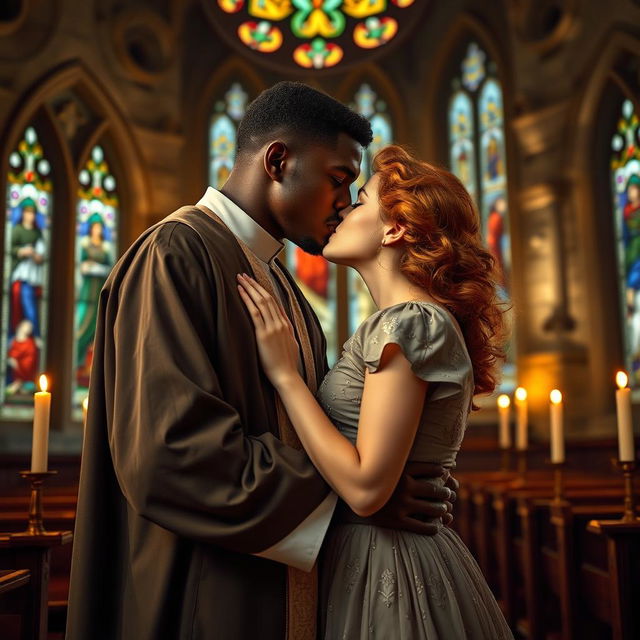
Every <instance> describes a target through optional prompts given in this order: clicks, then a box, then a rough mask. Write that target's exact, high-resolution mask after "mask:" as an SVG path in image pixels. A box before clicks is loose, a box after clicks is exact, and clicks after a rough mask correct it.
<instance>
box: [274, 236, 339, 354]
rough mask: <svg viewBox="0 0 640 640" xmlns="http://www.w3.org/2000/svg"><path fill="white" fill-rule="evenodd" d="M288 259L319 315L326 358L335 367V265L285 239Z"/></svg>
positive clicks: (300, 285)
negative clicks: (325, 342)
mask: <svg viewBox="0 0 640 640" xmlns="http://www.w3.org/2000/svg"><path fill="white" fill-rule="evenodd" d="M285 261H286V265H287V268H288V269H289V271H290V272H291V274H292V275H293V277H294V278H295V281H296V283H297V284H298V286H299V287H300V289H301V290H302V293H304V295H305V297H306V298H307V300H308V301H309V303H310V304H311V306H312V307H313V310H314V311H315V313H316V315H317V316H318V320H319V321H320V324H321V325H322V330H323V331H324V335H325V337H326V339H327V360H328V362H329V366H332V365H333V364H334V363H335V361H336V357H337V346H338V336H337V328H338V315H337V302H336V300H337V298H336V266H335V265H334V264H331V263H329V262H327V261H326V260H325V259H324V258H323V257H322V256H312V255H311V254H309V253H305V252H304V251H303V250H302V249H300V247H297V246H296V245H294V244H293V243H292V242H289V241H288V240H285Z"/></svg>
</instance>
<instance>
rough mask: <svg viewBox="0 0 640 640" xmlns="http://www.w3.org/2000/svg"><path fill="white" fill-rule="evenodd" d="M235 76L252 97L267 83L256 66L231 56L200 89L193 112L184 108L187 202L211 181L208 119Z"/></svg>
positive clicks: (184, 163) (193, 199)
mask: <svg viewBox="0 0 640 640" xmlns="http://www.w3.org/2000/svg"><path fill="white" fill-rule="evenodd" d="M235 79H239V80H241V81H242V82H243V83H244V85H245V88H247V89H248V90H249V93H250V96H249V97H250V99H251V98H254V97H256V96H257V95H258V93H260V92H261V91H262V90H263V89H266V85H265V83H264V81H263V80H262V78H261V77H260V76H259V75H258V74H257V73H256V72H255V71H254V69H253V67H252V66H251V65H249V64H247V63H246V62H245V61H244V60H242V59H240V58H238V57H232V58H229V59H228V60H227V61H226V62H225V63H224V64H223V65H221V66H220V68H219V69H218V70H217V71H216V73H214V74H213V75H212V76H211V78H210V80H209V82H208V83H207V84H206V85H205V87H204V89H203V91H202V92H201V94H200V96H199V99H198V101H197V102H196V103H195V107H194V108H193V110H191V112H189V109H186V110H185V122H186V123H187V125H186V127H185V139H186V144H185V157H184V161H183V163H182V164H183V166H184V167H185V173H184V184H185V185H186V190H187V194H186V195H187V201H188V202H196V201H197V200H198V199H199V198H200V196H201V195H202V193H203V191H204V189H205V188H206V186H207V184H208V182H209V180H208V178H209V176H208V173H207V164H208V162H207V160H208V154H207V144H206V140H208V132H209V121H210V118H211V111H212V109H213V104H214V101H215V98H216V96H217V95H218V94H219V92H220V91H221V90H222V89H223V88H224V87H225V85H226V84H228V83H230V82H232V81H233V80H235Z"/></svg>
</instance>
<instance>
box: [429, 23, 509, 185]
mask: <svg viewBox="0 0 640 640" xmlns="http://www.w3.org/2000/svg"><path fill="white" fill-rule="evenodd" d="M470 38H475V39H477V40H478V41H479V42H480V43H481V44H482V46H483V48H484V49H485V50H486V51H487V52H488V53H489V55H490V57H491V59H492V60H493V61H494V62H495V64H496V69H497V75H498V80H499V81H500V86H501V87H502V93H503V99H504V110H505V123H507V122H509V121H510V120H511V119H512V116H513V111H514V109H513V101H512V99H511V96H512V95H513V83H512V82H511V75H512V74H511V70H510V68H509V67H508V65H507V63H506V60H508V56H507V55H506V52H505V51H503V50H502V49H500V48H499V47H498V45H497V43H498V42H500V38H497V37H496V36H495V35H494V34H493V33H492V32H491V31H490V30H489V29H488V28H487V27H486V26H485V25H483V24H482V23H481V22H480V21H478V20H477V19H476V18H475V17H473V16H471V15H470V14H467V13H462V14H460V15H459V16H458V17H457V18H456V20H455V21H454V22H453V23H452V25H451V26H450V27H449V30H448V31H447V33H446V34H445V35H444V37H443V38H442V40H441V44H440V47H439V48H438V51H437V53H436V56H435V58H434V60H433V62H432V64H431V65H429V66H430V68H431V69H434V72H433V73H429V74H427V76H426V80H425V83H424V93H423V95H424V97H425V100H424V111H423V122H424V123H426V126H424V127H420V133H421V135H422V148H424V149H425V150H426V152H427V154H426V157H429V158H434V159H437V160H438V161H439V162H442V163H444V161H445V160H446V159H447V153H446V148H447V145H446V141H445V140H444V139H443V136H442V135H437V133H438V131H442V130H443V129H442V126H443V123H445V124H446V119H445V118H446V110H447V104H446V102H447V101H446V99H445V98H443V91H442V87H443V86H444V85H445V83H446V82H447V81H448V79H449V77H450V76H451V74H452V70H453V64H454V63H453V62H452V59H453V56H454V54H455V53H456V52H457V51H458V49H459V48H460V46H461V44H462V43H463V42H465V41H466V40H468V39H470ZM444 95H447V94H444ZM505 129H506V127H505ZM506 143H507V155H508V156H510V157H513V149H512V143H511V136H507V139H506ZM510 195H511V194H510Z"/></svg>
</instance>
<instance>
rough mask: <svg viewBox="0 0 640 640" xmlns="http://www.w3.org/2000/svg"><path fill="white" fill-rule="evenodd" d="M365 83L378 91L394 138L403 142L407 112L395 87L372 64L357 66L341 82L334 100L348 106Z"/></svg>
mask: <svg viewBox="0 0 640 640" xmlns="http://www.w3.org/2000/svg"><path fill="white" fill-rule="evenodd" d="M367 81H368V82H370V83H371V84H372V85H373V88H374V89H377V90H378V92H379V94H380V97H381V98H383V100H384V101H385V102H386V103H387V105H388V106H389V115H390V116H391V122H392V124H393V127H394V137H395V138H396V139H397V140H398V141H405V140H406V135H407V131H408V129H409V127H408V123H407V122H406V116H405V115H404V114H406V112H407V110H406V109H405V108H404V106H403V104H402V101H401V99H400V97H399V92H398V89H397V87H396V86H395V85H394V84H393V82H392V81H391V80H390V79H389V77H388V76H387V75H386V74H385V73H384V71H382V69H380V67H378V65H376V64H373V63H368V64H363V65H358V67H357V68H356V69H355V70H354V71H351V72H350V73H349V74H348V75H347V76H346V78H345V79H344V80H343V81H342V83H341V84H340V86H339V88H338V92H337V94H336V98H337V99H338V100H340V101H341V102H343V103H344V104H349V103H350V102H351V100H352V99H353V96H354V94H355V92H356V91H357V90H358V87H359V86H360V85H361V84H362V83H363V82H367Z"/></svg>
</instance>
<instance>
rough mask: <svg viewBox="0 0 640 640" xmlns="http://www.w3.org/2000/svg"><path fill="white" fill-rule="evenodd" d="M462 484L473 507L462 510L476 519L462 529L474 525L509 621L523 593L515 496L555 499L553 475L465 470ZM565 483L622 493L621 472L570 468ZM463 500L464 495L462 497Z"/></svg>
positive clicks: (477, 550) (474, 539) (475, 545)
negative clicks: (518, 575) (517, 570)
mask: <svg viewBox="0 0 640 640" xmlns="http://www.w3.org/2000/svg"><path fill="white" fill-rule="evenodd" d="M461 475H462V477H461V479H460V480H461V489H462V487H463V486H465V485H466V491H467V492H468V494H469V495H470V498H471V499H470V500H469V499H467V502H468V503H469V504H470V505H471V507H470V508H468V509H466V510H463V513H462V517H463V518H471V519H473V522H472V524H468V523H464V522H463V523H460V525H461V526H460V529H461V530H463V531H464V530H467V531H469V530H471V532H472V534H471V544H470V545H469V546H470V548H471V549H472V551H473V552H474V554H475V556H476V558H477V560H478V564H479V565H480V568H481V569H482V571H483V573H484V575H485V578H486V579H487V582H488V583H489V586H490V587H491V588H492V590H493V591H494V593H495V594H496V597H497V598H498V600H499V602H500V604H501V606H502V609H503V612H504V614H505V618H506V619H507V622H508V623H509V624H510V625H512V626H513V625H515V624H516V620H517V609H516V602H517V598H518V595H519V594H518V592H517V589H516V586H517V584H518V583H516V581H515V579H514V571H513V569H514V563H515V562H517V561H518V559H519V558H518V556H517V555H516V556H514V553H513V549H512V545H511V540H512V538H513V537H514V536H515V537H518V534H519V532H518V531H517V530H514V528H513V527H514V523H515V524H517V517H516V501H517V498H518V496H520V495H525V494H526V495H530V496H531V497H540V498H544V497H547V498H550V497H552V495H553V490H554V476H553V473H552V472H551V471H550V470H547V469H545V470H538V471H530V472H527V473H526V474H514V473H505V472H502V473H496V472H491V473H489V474H481V473H474V474H470V476H467V475H465V474H461ZM565 484H566V485H567V486H569V487H572V488H575V489H576V490H580V488H582V490H583V491H585V492H586V495H589V492H590V491H591V490H592V489H593V490H597V489H599V488H601V487H609V488H612V489H613V490H614V491H616V492H619V491H620V490H621V489H620V487H621V480H620V479H619V478H617V477H609V476H595V475H588V474H583V473H576V472H572V473H568V474H566V477H565ZM463 500H464V499H463Z"/></svg>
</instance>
